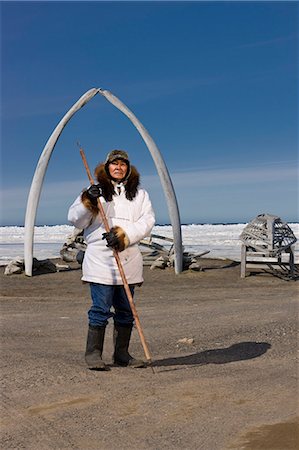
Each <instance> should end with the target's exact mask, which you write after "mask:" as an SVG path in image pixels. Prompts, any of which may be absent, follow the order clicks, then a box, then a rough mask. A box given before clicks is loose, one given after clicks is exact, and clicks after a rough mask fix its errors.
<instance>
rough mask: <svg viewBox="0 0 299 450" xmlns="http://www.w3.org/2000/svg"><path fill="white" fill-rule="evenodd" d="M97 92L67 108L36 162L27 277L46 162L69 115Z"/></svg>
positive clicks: (30, 199)
mask: <svg viewBox="0 0 299 450" xmlns="http://www.w3.org/2000/svg"><path fill="white" fill-rule="evenodd" d="M97 93H98V89H97V88H93V89H90V90H89V91H87V92H85V94H84V95H82V97H80V98H79V100H78V101H77V102H76V103H75V104H74V105H73V106H72V107H71V109H69V111H68V112H67V113H66V114H65V116H64V117H63V118H62V119H61V121H60V122H59V124H58V125H57V127H56V128H55V130H54V131H53V133H52V134H51V136H50V137H49V139H48V142H47V143H46V145H45V147H44V149H43V151H42V154H41V156H40V158H39V161H38V163H37V166H36V169H35V172H34V176H33V179H32V182H31V188H30V192H29V196H28V200H27V208H26V216H25V236H24V263H25V274H26V275H28V276H29V277H31V276H32V262H33V235H34V224H35V218H36V212H37V206H38V202H39V198H40V194H41V190H42V185H43V181H44V177H45V174H46V170H47V167H48V163H49V160H50V157H51V154H52V151H53V150H54V147H55V145H56V142H57V141H58V138H59V136H60V134H61V132H62V130H63V128H64V127H65V126H66V124H67V123H68V121H69V120H70V119H71V117H72V116H73V115H74V114H75V113H76V112H77V111H78V110H79V109H80V108H82V106H84V105H85V104H86V103H87V102H89V100H91V99H92V98H93V97H94V96H95V95H96V94H97Z"/></svg>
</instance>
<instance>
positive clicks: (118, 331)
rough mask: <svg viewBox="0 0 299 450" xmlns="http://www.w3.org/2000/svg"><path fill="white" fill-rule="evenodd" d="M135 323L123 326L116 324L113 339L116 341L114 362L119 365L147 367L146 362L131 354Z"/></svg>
mask: <svg viewBox="0 0 299 450" xmlns="http://www.w3.org/2000/svg"><path fill="white" fill-rule="evenodd" d="M132 328H133V325H125V326H121V325H118V324H114V332H113V341H114V355H113V360H114V364H117V365H118V366H123V367H126V366H130V367H134V368H140V367H145V366H146V363H145V362H144V361H142V360H141V359H135V358H133V356H131V355H130V353H129V351H128V349H129V344H130V339H131V334H132Z"/></svg>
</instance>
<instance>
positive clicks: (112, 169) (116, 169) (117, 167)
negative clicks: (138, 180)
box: [108, 159, 128, 181]
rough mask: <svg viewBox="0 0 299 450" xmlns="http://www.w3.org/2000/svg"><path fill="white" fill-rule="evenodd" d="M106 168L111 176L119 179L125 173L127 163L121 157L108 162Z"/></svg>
mask: <svg viewBox="0 0 299 450" xmlns="http://www.w3.org/2000/svg"><path fill="white" fill-rule="evenodd" d="M108 169H109V173H110V175H111V177H112V178H114V179H115V180H118V181H121V180H122V179H123V178H125V176H126V174H127V170H128V165H127V163H126V162H125V161H123V160H122V159H116V160H115V161H112V162H111V163H110V164H109V166H108Z"/></svg>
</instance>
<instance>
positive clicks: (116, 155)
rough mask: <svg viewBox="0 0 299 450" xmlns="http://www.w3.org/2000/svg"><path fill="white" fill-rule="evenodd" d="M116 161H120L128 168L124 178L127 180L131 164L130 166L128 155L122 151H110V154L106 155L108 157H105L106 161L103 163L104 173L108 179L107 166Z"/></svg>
mask: <svg viewBox="0 0 299 450" xmlns="http://www.w3.org/2000/svg"><path fill="white" fill-rule="evenodd" d="M117 159H121V160H123V161H125V162H126V164H127V166H128V170H127V174H126V176H125V179H127V178H128V177H129V175H130V172H131V164H130V160H129V155H128V153H127V152H125V151H124V150H112V151H111V152H110V153H108V155H107V157H106V161H105V170H106V173H107V175H108V176H109V177H110V174H109V170H108V166H109V164H110V163H112V162H113V161H115V160H117Z"/></svg>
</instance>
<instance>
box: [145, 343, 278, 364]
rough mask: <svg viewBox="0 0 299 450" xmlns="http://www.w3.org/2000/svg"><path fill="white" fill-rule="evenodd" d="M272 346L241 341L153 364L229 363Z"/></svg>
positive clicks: (256, 354) (244, 358)
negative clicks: (225, 346)
mask: <svg viewBox="0 0 299 450" xmlns="http://www.w3.org/2000/svg"><path fill="white" fill-rule="evenodd" d="M270 348H271V344H269V343H267V342H240V343H238V344H233V345H231V346H230V347H227V348H222V349H213V350H206V351H204V352H200V353H193V354H191V355H187V356H178V357H175V358H165V359H160V360H158V361H154V362H153V366H157V367H158V366H179V365H196V364H199V365H204V364H227V363H231V362H235V361H242V360H246V359H252V358H258V357H259V356H262V355H263V354H264V353H266V351H267V350H269V349H270Z"/></svg>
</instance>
